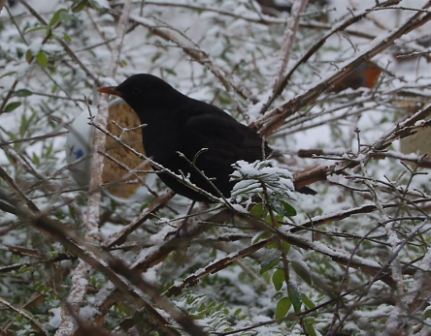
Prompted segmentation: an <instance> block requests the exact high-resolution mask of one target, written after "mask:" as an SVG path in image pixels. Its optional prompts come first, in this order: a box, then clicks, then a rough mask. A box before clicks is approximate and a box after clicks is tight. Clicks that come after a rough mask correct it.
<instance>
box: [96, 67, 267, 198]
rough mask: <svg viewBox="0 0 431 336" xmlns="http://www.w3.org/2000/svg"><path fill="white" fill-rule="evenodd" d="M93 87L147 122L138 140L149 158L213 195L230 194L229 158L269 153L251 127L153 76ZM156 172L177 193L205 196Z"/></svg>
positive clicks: (253, 157) (249, 159)
mask: <svg viewBox="0 0 431 336" xmlns="http://www.w3.org/2000/svg"><path fill="white" fill-rule="evenodd" d="M98 91H99V92H101V93H107V94H112V95H116V96H119V97H121V98H122V99H124V100H125V101H126V102H127V103H128V104H129V105H130V106H131V107H132V108H133V109H134V110H135V112H136V113H137V114H138V116H139V119H140V120H141V123H142V124H145V125H146V126H145V129H144V131H143V143H144V147H145V152H146V155H147V156H148V157H151V158H152V159H153V160H154V161H156V162H157V163H159V164H161V165H163V166H164V167H165V168H168V169H169V170H171V171H173V172H174V173H177V174H183V175H184V176H188V177H189V179H190V181H191V182H192V183H193V184H195V185H196V186H198V187H199V188H201V189H203V190H205V191H207V192H208V193H210V194H212V195H214V196H216V197H219V196H221V195H220V193H221V194H222V195H223V196H225V197H229V196H230V192H231V190H232V188H233V185H234V182H232V181H230V174H231V173H232V172H233V170H234V168H233V167H232V164H233V163H235V162H236V161H238V160H244V161H247V162H254V161H256V160H263V159H265V157H266V156H267V155H268V154H270V153H271V149H270V148H269V147H268V145H267V144H266V143H265V141H263V140H262V138H261V137H260V136H259V135H258V134H257V132H256V131H255V130H253V129H251V128H249V127H247V126H245V125H243V124H240V123H239V122H238V121H236V120H235V119H234V118H233V117H231V116H230V115H229V114H227V113H226V112H224V111H222V110H221V109H219V108H218V107H216V106H214V105H211V104H207V103H205V102H202V101H199V100H195V99H192V98H190V97H187V96H185V95H183V94H182V93H180V92H179V91H177V90H175V89H174V88H173V87H172V86H170V85H169V84H168V83H166V82H165V81H163V80H162V79H160V78H158V77H155V76H153V75H149V74H137V75H133V76H131V77H129V78H127V79H126V80H125V81H124V82H123V83H121V84H120V85H118V86H111V87H101V88H99V89H98ZM180 153H181V154H182V155H181V154H180ZM183 156H185V157H186V158H187V159H186V158H184V157H183ZM192 163H193V164H192ZM197 169H199V170H200V171H201V172H203V173H204V174H205V176H206V177H204V176H202V173H201V172H199V171H198V170H197ZM158 175H159V177H160V178H161V179H162V181H163V182H164V183H165V184H166V185H167V186H168V187H170V188H171V189H173V190H174V191H175V192H177V193H178V194H181V195H183V196H186V197H188V198H190V199H192V200H195V201H209V199H208V197H207V196H205V195H204V194H203V193H199V192H197V191H195V190H193V189H191V188H190V187H187V186H186V185H184V183H181V181H179V180H178V179H177V178H176V177H175V176H172V175H171V174H169V173H167V172H163V171H161V172H159V173H158ZM208 178H209V179H210V180H211V182H212V183H211V182H209V181H208ZM214 186H215V188H214Z"/></svg>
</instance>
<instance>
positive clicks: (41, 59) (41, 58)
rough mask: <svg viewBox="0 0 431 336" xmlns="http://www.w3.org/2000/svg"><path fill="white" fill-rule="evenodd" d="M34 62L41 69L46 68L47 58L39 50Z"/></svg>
mask: <svg viewBox="0 0 431 336" xmlns="http://www.w3.org/2000/svg"><path fill="white" fill-rule="evenodd" d="M36 61H37V63H38V64H39V65H40V66H41V67H42V68H46V67H47V65H48V56H47V55H46V53H45V52H44V51H42V50H40V51H39V52H38V53H37V55H36Z"/></svg>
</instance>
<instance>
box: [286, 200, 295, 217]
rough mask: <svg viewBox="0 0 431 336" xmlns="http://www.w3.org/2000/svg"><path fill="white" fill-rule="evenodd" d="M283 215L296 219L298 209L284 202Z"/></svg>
mask: <svg viewBox="0 0 431 336" xmlns="http://www.w3.org/2000/svg"><path fill="white" fill-rule="evenodd" d="M283 215H285V216H287V217H294V216H296V215H297V213H296V209H295V208H294V207H293V206H292V205H290V204H289V203H287V202H283Z"/></svg>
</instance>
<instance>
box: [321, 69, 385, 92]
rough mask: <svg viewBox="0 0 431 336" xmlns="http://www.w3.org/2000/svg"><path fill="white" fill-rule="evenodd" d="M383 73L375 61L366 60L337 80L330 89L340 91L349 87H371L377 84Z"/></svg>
mask: <svg viewBox="0 0 431 336" xmlns="http://www.w3.org/2000/svg"><path fill="white" fill-rule="evenodd" d="M381 73H382V69H381V68H380V67H379V66H378V65H376V64H375V63H373V62H364V63H362V64H360V65H359V66H358V67H356V68H355V69H354V70H353V71H352V72H351V73H350V74H348V75H347V76H345V77H344V78H341V79H340V80H339V81H338V82H336V83H335V84H334V85H333V86H332V87H331V89H330V90H329V91H331V92H340V91H343V90H345V89H348V88H351V89H358V88H360V87H366V88H369V89H371V88H373V87H375V86H376V84H377V82H378V80H379V77H380V74H381Z"/></svg>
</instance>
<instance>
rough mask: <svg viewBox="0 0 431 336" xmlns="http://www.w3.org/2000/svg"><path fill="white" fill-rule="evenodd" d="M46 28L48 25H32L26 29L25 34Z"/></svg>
mask: <svg viewBox="0 0 431 336" xmlns="http://www.w3.org/2000/svg"><path fill="white" fill-rule="evenodd" d="M45 29H46V26H44V25H37V26H34V27H31V28H29V29H26V30H25V34H27V33H32V32H37V31H41V30H45Z"/></svg>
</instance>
